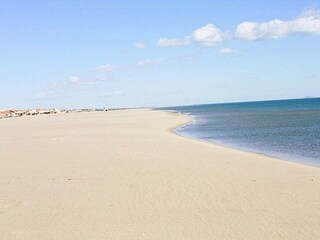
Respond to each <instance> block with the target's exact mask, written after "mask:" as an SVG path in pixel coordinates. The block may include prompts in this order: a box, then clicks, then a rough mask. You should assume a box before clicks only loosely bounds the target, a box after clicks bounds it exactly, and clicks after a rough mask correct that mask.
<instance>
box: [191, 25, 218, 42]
mask: <svg viewBox="0 0 320 240" xmlns="http://www.w3.org/2000/svg"><path fill="white" fill-rule="evenodd" d="M193 39H194V41H195V42H197V43H199V44H202V45H205V46H212V45H215V44H217V43H220V42H222V41H223V39H224V37H223V34H222V33H221V30H220V29H219V28H217V27H216V26H215V25H213V24H207V25H205V26H203V27H201V28H199V29H197V30H195V31H194V33H193Z"/></svg>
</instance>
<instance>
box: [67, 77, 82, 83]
mask: <svg viewBox="0 0 320 240" xmlns="http://www.w3.org/2000/svg"><path fill="white" fill-rule="evenodd" d="M80 82H81V78H80V77H78V76H72V77H70V78H69V83H72V84H77V83H80Z"/></svg>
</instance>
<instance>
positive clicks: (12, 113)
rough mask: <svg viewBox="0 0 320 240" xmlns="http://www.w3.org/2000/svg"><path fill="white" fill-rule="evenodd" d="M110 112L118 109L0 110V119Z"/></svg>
mask: <svg viewBox="0 0 320 240" xmlns="http://www.w3.org/2000/svg"><path fill="white" fill-rule="evenodd" d="M111 110H118V109H116V108H102V109H72V110H66V109H63V110H60V109H56V108H51V109H29V110H0V119H3V118H15V117H23V116H36V115H46V114H65V113H75V112H97V111H111Z"/></svg>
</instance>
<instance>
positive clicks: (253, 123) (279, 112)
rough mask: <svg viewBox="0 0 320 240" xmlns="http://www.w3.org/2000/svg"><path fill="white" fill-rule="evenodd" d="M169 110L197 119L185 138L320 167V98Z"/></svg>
mask: <svg viewBox="0 0 320 240" xmlns="http://www.w3.org/2000/svg"><path fill="white" fill-rule="evenodd" d="M169 109H171V110H175V111H178V112H181V113H184V114H189V115H191V116H193V117H194V120H195V121H193V122H192V123H191V124H189V125H186V126H183V127H180V128H178V129H177V130H176V131H177V132H178V133H180V134H182V135H185V136H189V137H194V138H198V139H202V140H206V141H212V142H215V143H220V144H223V145H226V146H231V147H235V148H240V149H243V150H248V151H253V152H258V153H263V154H266V155H269V156H274V157H278V158H281V159H285V160H291V161H296V162H300V163H304V164H309V165H314V166H320V98H312V99H293V100H276V101H261V102H244V103H228V104H208V105H195V106H184V107H172V108H169Z"/></svg>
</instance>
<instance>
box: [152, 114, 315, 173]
mask: <svg viewBox="0 0 320 240" xmlns="http://www.w3.org/2000/svg"><path fill="white" fill-rule="evenodd" d="M155 110H156V109H155ZM156 111H167V112H168V113H172V114H177V115H179V116H184V117H185V118H186V119H187V120H188V122H187V123H185V124H181V125H179V126H177V127H174V128H172V129H171V131H172V132H173V133H174V134H177V135H178V136H181V137H184V138H189V139H194V140H198V141H201V142H205V143H209V144H213V145H216V146H220V147H224V148H226V149H232V150H237V151H242V152H246V153H251V154H256V155H259V156H263V157H268V158H272V159H274V160H278V161H284V162H289V163H294V164H298V165H302V166H309V167H315V168H320V165H319V164H318V165H317V164H312V162H305V163H304V162H303V159H301V160H299V159H294V158H291V159H290V158H289V157H288V158H282V157H280V156H276V155H272V154H268V153H264V152H260V151H258V150H257V151H256V150H254V149H249V148H248V149H246V148H241V147H236V146H232V145H227V144H224V143H219V142H216V141H214V140H212V141H210V140H204V139H201V138H197V137H193V136H187V135H183V134H180V133H179V132H178V128H181V127H184V126H186V127H187V126H188V125H190V124H193V123H195V122H196V120H195V117H194V116H192V115H189V114H185V113H182V112H179V111H175V110H156Z"/></svg>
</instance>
